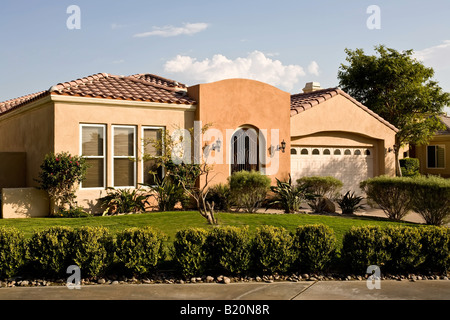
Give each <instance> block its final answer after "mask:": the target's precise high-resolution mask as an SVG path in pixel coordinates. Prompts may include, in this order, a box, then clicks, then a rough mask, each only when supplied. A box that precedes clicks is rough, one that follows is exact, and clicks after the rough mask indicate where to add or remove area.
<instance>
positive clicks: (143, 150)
mask: <svg viewBox="0 0 450 320" xmlns="http://www.w3.org/2000/svg"><path fill="white" fill-rule="evenodd" d="M148 129H150V130H162V142H163V144H162V148H163V150H162V155H164V151H165V144H164V135H165V133H166V128H165V127H157V126H142V128H141V148H142V158H141V172H140V174H141V181H142V183H144V154H145V141H144V131H145V130H148ZM165 175H166V172H165V170H164V167H163V168H162V176H163V177H164V176H165ZM142 187H145V186H142Z"/></svg>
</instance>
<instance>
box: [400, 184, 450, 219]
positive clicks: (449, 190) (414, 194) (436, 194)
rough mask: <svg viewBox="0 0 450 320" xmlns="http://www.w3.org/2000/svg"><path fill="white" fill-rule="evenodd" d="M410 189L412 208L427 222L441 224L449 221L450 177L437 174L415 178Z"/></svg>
mask: <svg viewBox="0 0 450 320" xmlns="http://www.w3.org/2000/svg"><path fill="white" fill-rule="evenodd" d="M409 191H410V198H411V202H412V209H413V210H414V211H415V212H417V213H419V214H420V215H421V216H422V217H423V219H424V220H425V222H426V223H427V224H430V225H435V226H440V225H443V224H445V223H447V222H448V221H449V217H450V179H444V178H440V177H435V176H430V177H419V178H415V179H414V180H413V183H412V186H411V189H410V190H409Z"/></svg>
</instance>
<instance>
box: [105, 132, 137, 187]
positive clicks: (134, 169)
mask: <svg viewBox="0 0 450 320" xmlns="http://www.w3.org/2000/svg"><path fill="white" fill-rule="evenodd" d="M116 128H127V129H130V128H131V129H133V134H134V141H133V156H132V157H130V156H116V155H115V154H114V143H115V141H114V140H115V139H114V131H115V129H116ZM111 129H112V130H111V140H112V144H111V154H112V157H111V173H112V186H113V188H115V189H135V188H136V185H137V179H136V178H137V172H136V171H137V170H136V163H137V161H136V138H137V137H136V126H129V125H113V126H111ZM130 158H134V160H135V161H133V162H134V165H133V180H134V184H135V185H134V186H121V187H117V186H116V185H115V182H114V178H115V176H114V160H115V159H130Z"/></svg>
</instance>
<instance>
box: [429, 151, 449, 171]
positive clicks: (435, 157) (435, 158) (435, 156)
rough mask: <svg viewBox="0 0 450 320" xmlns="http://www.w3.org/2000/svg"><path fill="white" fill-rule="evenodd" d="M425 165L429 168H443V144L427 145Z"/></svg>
mask: <svg viewBox="0 0 450 320" xmlns="http://www.w3.org/2000/svg"><path fill="white" fill-rule="evenodd" d="M427 167H428V168H430V169H444V168H445V146H444V145H436V146H428V147H427Z"/></svg>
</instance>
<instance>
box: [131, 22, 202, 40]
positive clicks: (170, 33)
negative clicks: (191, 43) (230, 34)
mask: <svg viewBox="0 0 450 320" xmlns="http://www.w3.org/2000/svg"><path fill="white" fill-rule="evenodd" d="M206 28H208V24H207V23H203V22H200V23H185V24H184V25H183V27H174V26H165V27H153V31H149V32H143V33H138V34H135V35H134V37H135V38H144V37H152V36H159V37H176V36H179V35H193V34H196V33H198V32H201V31H203V30H205V29H206Z"/></svg>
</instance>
